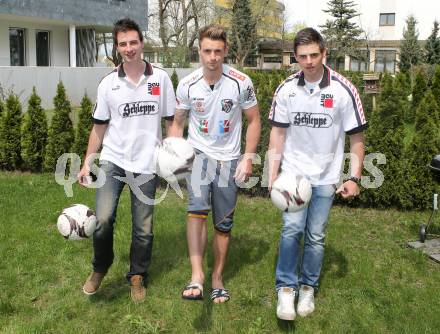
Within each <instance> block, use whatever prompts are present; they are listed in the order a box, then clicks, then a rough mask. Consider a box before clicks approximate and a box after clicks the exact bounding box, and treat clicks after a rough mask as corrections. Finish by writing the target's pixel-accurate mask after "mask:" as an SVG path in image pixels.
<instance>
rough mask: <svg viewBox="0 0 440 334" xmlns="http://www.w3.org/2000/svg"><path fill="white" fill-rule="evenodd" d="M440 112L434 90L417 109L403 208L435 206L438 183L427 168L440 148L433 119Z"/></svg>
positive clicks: (437, 131) (429, 92)
mask: <svg viewBox="0 0 440 334" xmlns="http://www.w3.org/2000/svg"><path fill="white" fill-rule="evenodd" d="M438 109H439V107H438V105H437V103H436V102H435V99H434V97H433V96H432V93H431V91H428V92H427V93H426V94H425V97H424V98H423V100H422V102H421V103H420V105H419V107H418V108H417V112H416V120H415V133H414V137H413V140H412V142H411V145H410V147H409V149H408V151H407V154H406V155H407V156H408V158H409V164H408V165H407V167H406V173H407V175H406V177H405V182H404V183H403V185H404V187H405V188H406V191H404V192H403V194H406V195H407V199H406V201H405V202H404V203H403V204H404V205H403V207H406V208H415V209H426V208H429V207H431V206H432V194H433V193H434V192H435V191H436V189H437V184H436V182H435V180H434V179H433V175H432V174H431V172H430V170H429V169H428V167H427V166H428V164H429V163H430V162H431V159H432V158H433V157H434V156H435V155H437V154H438V153H439V149H440V131H439V127H438V126H437V124H436V123H435V121H434V119H433V115H437V114H438V113H439V110H438ZM405 204H406V205H405Z"/></svg>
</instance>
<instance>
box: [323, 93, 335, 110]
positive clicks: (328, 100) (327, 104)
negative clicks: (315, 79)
mask: <svg viewBox="0 0 440 334" xmlns="http://www.w3.org/2000/svg"><path fill="white" fill-rule="evenodd" d="M321 107H324V108H333V94H321Z"/></svg>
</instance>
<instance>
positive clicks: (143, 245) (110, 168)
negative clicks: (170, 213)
mask: <svg viewBox="0 0 440 334" xmlns="http://www.w3.org/2000/svg"><path fill="white" fill-rule="evenodd" d="M100 168H101V170H102V171H104V172H105V176H106V180H105V184H104V185H103V186H102V187H100V188H98V189H97V192H96V217H97V228H96V230H95V232H94V234H93V250H94V258H93V262H92V263H93V270H94V271H95V272H99V273H106V272H107V271H108V269H109V268H110V266H111V265H112V263H113V259H114V253H113V229H114V225H115V219H116V211H117V206H118V202H119V197H120V195H121V192H122V190H123V188H124V186H125V184H126V182H124V180H121V179H118V178H126V177H127V173H126V171H125V170H124V169H122V168H120V167H119V166H117V165H115V164H114V163H112V162H109V161H102V162H101V164H100ZM129 173H130V172H129ZM132 174H133V176H134V177H139V176H140V175H141V174H137V173H132ZM141 176H145V179H146V180H148V181H147V182H145V183H143V184H142V185H137V186H136V187H138V188H139V189H140V191H141V192H142V194H143V195H144V196H146V197H148V198H150V199H151V201H153V200H154V197H155V194H156V182H157V177H156V176H155V175H143V174H142V175H141ZM129 186H130V197H131V218H132V230H131V247H130V270H129V272H128V273H127V276H126V277H127V279H128V280H129V279H130V277H131V276H133V275H141V276H142V277H144V279H145V278H146V276H147V270H148V267H149V265H150V262H151V252H152V248H153V208H154V206H153V205H151V204H152V203H149V204H147V203H145V202H144V201H142V200H140V199H139V198H138V197H137V196H136V194H135V193H134V192H133V189H132V185H130V184H129Z"/></svg>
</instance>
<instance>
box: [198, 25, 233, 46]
mask: <svg viewBox="0 0 440 334" xmlns="http://www.w3.org/2000/svg"><path fill="white" fill-rule="evenodd" d="M204 38H209V39H212V40H214V41H223V42H224V43H225V46H226V45H227V36H226V30H225V28H223V27H222V26H221V25H219V24H210V25H207V26H204V27H203V28H201V29H200V30H199V45H200V43H201V42H202V39H204Z"/></svg>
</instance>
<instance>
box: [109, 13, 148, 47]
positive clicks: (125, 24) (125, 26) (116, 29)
mask: <svg viewBox="0 0 440 334" xmlns="http://www.w3.org/2000/svg"><path fill="white" fill-rule="evenodd" d="M130 30H135V31H137V33H138V34H139V40H140V41H141V42H142V41H143V40H144V36H143V35H142V31H141V28H139V25H138V24H137V23H136V22H135V21H133V20H132V19H129V18H127V17H126V18H123V19H120V20H118V21H116V22H115V24H114V26H113V43H114V44H115V45H118V39H117V36H118V33H120V32H127V31H130Z"/></svg>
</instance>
